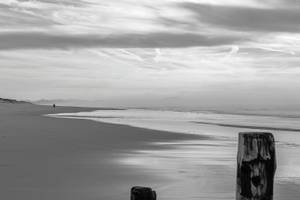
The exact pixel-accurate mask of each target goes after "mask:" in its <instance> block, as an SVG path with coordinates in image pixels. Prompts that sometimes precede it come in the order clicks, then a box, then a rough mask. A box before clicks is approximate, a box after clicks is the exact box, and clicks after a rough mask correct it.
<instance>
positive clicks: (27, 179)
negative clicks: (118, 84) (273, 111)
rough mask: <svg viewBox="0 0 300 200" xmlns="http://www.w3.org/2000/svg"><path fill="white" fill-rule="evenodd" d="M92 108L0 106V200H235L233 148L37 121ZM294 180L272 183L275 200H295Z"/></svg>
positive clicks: (195, 138)
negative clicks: (134, 190) (136, 197)
mask: <svg viewBox="0 0 300 200" xmlns="http://www.w3.org/2000/svg"><path fill="white" fill-rule="evenodd" d="M95 109H98V108H75V107H56V109H53V108H52V107H51V106H37V105H30V104H8V103H0V197H1V198H0V199H3V200H96V199H97V200H102V199H103V200H124V199H129V190H130V188H131V187H132V186H134V185H142V186H151V187H153V188H154V189H155V190H156V191H157V193H158V199H161V200H183V199H184V200H192V199H205V200H215V199H226V200H229V199H234V198H235V197H234V196H235V192H234V191H235V167H236V166H235V155H222V154H223V153H224V154H225V153H226V152H234V151H235V150H233V151H232V149H231V150H230V151H227V150H226V148H235V146H232V145H227V143H228V142H229V143H230V142H232V141H221V143H224V145H223V144H222V146H215V145H212V144H215V143H211V141H213V140H215V138H210V137H207V136H201V135H189V134H180V133H171V132H162V131H154V130H148V129H142V128H134V127H129V126H125V125H116V124H106V123H101V122H94V121H88V120H80V119H58V118H51V117H46V116H44V115H45V114H51V113H65V112H71V113H73V112H79V111H91V110H95ZM223 150H224V151H223ZM225 150H226V151H225ZM207 152H209V157H207V156H206V153H207ZM211 155H215V157H210V156H211ZM291 156H298V155H291ZM204 158H205V159H204ZM216 158H218V160H216ZM220 158H221V159H220ZM223 158H224V160H222V159H223ZM225 158H227V159H225ZM283 159H284V158H283V157H282V156H281V157H280V156H279V161H278V162H282V161H283ZM290 159H292V158H289V160H290ZM281 165H282V163H281ZM278 170H280V168H279V169H278ZM295 180H296V179H293V180H286V181H284V180H280V181H278V180H276V183H275V196H274V200H281V199H284V200H296V199H299V198H300V192H299V188H300V186H299V185H298V183H297V182H295Z"/></svg>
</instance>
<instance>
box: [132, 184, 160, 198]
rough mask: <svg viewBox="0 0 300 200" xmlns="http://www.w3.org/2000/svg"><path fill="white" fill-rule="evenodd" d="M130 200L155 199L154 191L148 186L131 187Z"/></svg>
mask: <svg viewBox="0 0 300 200" xmlns="http://www.w3.org/2000/svg"><path fill="white" fill-rule="evenodd" d="M130 200H156V192H155V191H154V190H152V189H151V188H149V187H140V186H135V187H132V188H131V193H130Z"/></svg>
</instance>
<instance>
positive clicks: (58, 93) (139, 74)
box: [0, 0, 300, 107]
mask: <svg viewBox="0 0 300 200" xmlns="http://www.w3.org/2000/svg"><path fill="white" fill-rule="evenodd" d="M299 53H300V3H299V1H298V0H264V1H262V0H226V1H225V0H197V1H196V0H107V1H105V0H101V1H100V0H0V94H1V95H0V96H1V97H9V98H17V99H29V100H38V99H80V100H89V101H96V102H97V104H98V105H104V106H109V105H113V106H116V105H120V106H179V107H180V106H182V107H205V106H210V107H218V106H219V107H222V106H225V107H226V106H235V105H236V106H242V107H247V106H249V107H268V106H277V107H278V106H279V107H284V106H286V105H289V106H298V107H300V106H299V105H300V95H299V91H300V65H299V64H300V57H299Z"/></svg>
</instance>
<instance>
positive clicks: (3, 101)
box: [0, 98, 31, 104]
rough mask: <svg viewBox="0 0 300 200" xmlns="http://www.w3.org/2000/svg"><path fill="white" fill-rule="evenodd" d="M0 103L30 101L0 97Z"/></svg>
mask: <svg viewBox="0 0 300 200" xmlns="http://www.w3.org/2000/svg"><path fill="white" fill-rule="evenodd" d="M0 103H11V104H23V103H26V104H31V103H30V102H27V101H18V100H16V99H4V98H0Z"/></svg>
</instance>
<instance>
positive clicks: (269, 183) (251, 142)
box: [236, 132, 276, 200]
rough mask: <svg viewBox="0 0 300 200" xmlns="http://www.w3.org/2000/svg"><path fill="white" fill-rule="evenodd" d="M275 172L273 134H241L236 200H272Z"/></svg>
mask: <svg viewBox="0 0 300 200" xmlns="http://www.w3.org/2000/svg"><path fill="white" fill-rule="evenodd" d="M275 170H276V158H275V142H274V137H273V135H272V133H264V132H244V133H239V144H238V155H237V188H236V200H272V199H273V183H274V175H275Z"/></svg>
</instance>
